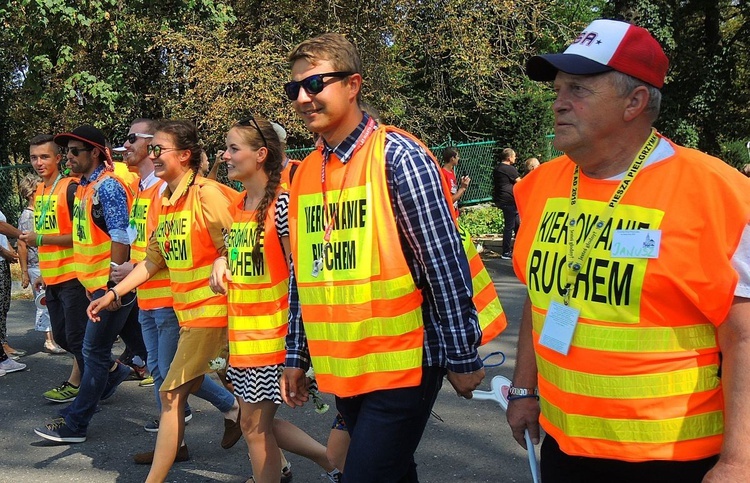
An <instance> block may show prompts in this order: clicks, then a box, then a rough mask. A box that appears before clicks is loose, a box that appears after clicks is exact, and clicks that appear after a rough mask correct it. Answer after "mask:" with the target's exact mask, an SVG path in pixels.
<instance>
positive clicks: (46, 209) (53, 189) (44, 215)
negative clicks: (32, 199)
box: [36, 173, 62, 231]
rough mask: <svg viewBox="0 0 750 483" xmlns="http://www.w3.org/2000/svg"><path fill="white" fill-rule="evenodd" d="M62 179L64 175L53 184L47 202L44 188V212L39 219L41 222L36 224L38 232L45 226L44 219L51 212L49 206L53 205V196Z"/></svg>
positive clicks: (60, 175) (58, 176)
mask: <svg viewBox="0 0 750 483" xmlns="http://www.w3.org/2000/svg"><path fill="white" fill-rule="evenodd" d="M61 179H62V173H59V174H58V175H57V178H55V182H54V183H52V189H50V190H49V195H47V202H46V203H45V202H44V188H42V199H41V202H42V212H41V216H40V217H39V220H37V222H36V231H39V230H41V229H42V227H43V226H44V218H45V217H46V216H47V211H49V205H50V204H51V203H52V195H53V194H54V193H55V188H57V183H58V182H59V181H60V180H61Z"/></svg>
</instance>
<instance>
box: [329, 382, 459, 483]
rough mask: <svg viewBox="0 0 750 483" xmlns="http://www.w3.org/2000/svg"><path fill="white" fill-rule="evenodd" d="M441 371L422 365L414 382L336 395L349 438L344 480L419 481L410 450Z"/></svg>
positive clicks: (432, 401) (360, 482)
mask: <svg viewBox="0 0 750 483" xmlns="http://www.w3.org/2000/svg"><path fill="white" fill-rule="evenodd" d="M445 372H446V371H445V369H443V368H440V367H423V368H422V382H421V384H420V385H419V386H416V387H406V388H402V389H389V390H383V391H375V392H371V393H368V394H363V395H361V396H355V397H347V398H340V397H336V408H337V409H338V410H339V412H340V413H341V415H342V416H343V417H344V421H345V422H346V426H347V428H348V429H349V435H350V436H351V438H352V439H351V443H350V445H349V451H348V453H347V455H346V472H345V473H344V479H343V481H344V482H345V483H352V482H356V483H382V482H418V481H419V480H418V478H417V465H416V463H415V462H414V452H415V451H416V450H417V446H419V441H420V440H421V439H422V433H424V428H425V426H426V425H427V420H428V419H429V418H430V413H431V411H432V406H433V405H434V404H435V399H436V398H437V395H438V392H440V388H441V387H442V385H443V376H444V375H445Z"/></svg>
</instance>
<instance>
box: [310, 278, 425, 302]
mask: <svg viewBox="0 0 750 483" xmlns="http://www.w3.org/2000/svg"><path fill="white" fill-rule="evenodd" d="M410 281H411V282H412V283H413V277H412V276H411V273H408V274H404V275H402V276H400V277H396V278H393V279H391V280H377V279H371V280H368V281H367V282H359V283H349V284H346V283H342V284H341V285H334V286H328V287H326V288H325V290H320V288H319V287H318V285H317V284H310V285H307V284H299V285H298V286H299V292H300V297H304V298H305V301H306V302H307V304H312V305H319V304H328V303H329V302H330V300H331V299H332V298H333V299H335V300H363V299H364V300H372V299H376V300H389V301H394V302H395V301H396V300H397V299H400V298H402V297H408V296H409V295H412V294H413V292H412V291H411V290H409V288H408V283H409V282H410ZM420 297H421V295H420Z"/></svg>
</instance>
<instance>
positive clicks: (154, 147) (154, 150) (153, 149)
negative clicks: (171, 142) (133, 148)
mask: <svg viewBox="0 0 750 483" xmlns="http://www.w3.org/2000/svg"><path fill="white" fill-rule="evenodd" d="M146 150H147V151H148V154H153V155H154V157H155V158H158V157H159V156H161V153H166V152H167V151H182V150H181V149H180V148H165V147H164V146H162V145H160V144H149V145H148V146H147V147H146Z"/></svg>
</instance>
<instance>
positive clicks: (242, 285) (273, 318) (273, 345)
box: [227, 192, 289, 367]
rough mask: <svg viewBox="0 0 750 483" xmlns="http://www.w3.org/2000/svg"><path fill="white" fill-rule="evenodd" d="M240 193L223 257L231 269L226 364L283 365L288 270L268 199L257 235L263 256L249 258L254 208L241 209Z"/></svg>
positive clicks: (254, 223) (233, 206)
mask: <svg viewBox="0 0 750 483" xmlns="http://www.w3.org/2000/svg"><path fill="white" fill-rule="evenodd" d="M244 203H245V192H242V193H240V194H239V196H237V199H236V202H235V203H233V205H232V219H233V220H234V222H233V223H232V229H231V231H230V232H229V239H228V241H227V250H228V255H227V258H228V260H229V268H230V270H231V272H232V281H231V282H229V284H228V288H229V290H228V294H227V299H228V301H229V332H228V334H229V363H230V364H231V365H232V367H261V366H270V365H273V364H282V363H283V362H284V358H285V357H286V349H285V345H284V344H285V338H286V334H287V327H288V320H287V319H288V317H289V269H288V267H287V264H286V260H285V258H284V250H283V249H282V247H281V242H280V241H279V236H278V232H277V231H276V223H275V221H274V214H275V208H276V200H275V199H274V201H272V202H271V206H270V207H269V208H268V212H267V215H266V220H265V225H264V232H263V234H261V238H260V243H261V253H262V254H263V261H262V262H261V263H258V264H256V263H255V262H254V261H253V258H252V252H253V245H254V243H255V232H256V230H257V229H258V223H257V222H256V220H255V217H256V216H257V215H256V212H255V211H244V210H243V209H242V208H243V205H244Z"/></svg>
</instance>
